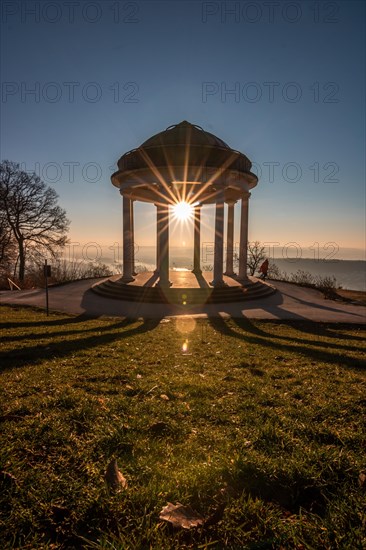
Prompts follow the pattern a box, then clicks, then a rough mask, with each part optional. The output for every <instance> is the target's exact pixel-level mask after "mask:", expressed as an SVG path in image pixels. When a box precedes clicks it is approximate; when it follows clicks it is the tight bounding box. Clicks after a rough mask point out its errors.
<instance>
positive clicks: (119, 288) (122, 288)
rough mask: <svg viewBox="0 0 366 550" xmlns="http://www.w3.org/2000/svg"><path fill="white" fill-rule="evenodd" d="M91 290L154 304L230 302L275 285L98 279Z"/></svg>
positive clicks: (261, 294)
mask: <svg viewBox="0 0 366 550" xmlns="http://www.w3.org/2000/svg"><path fill="white" fill-rule="evenodd" d="M92 290H93V291H94V292H96V293H97V294H98V295H100V296H104V297H106V298H112V299H116V300H124V301H129V302H145V303H156V304H186V305H188V304H189V305H198V304H210V303H229V302H230V303H232V302H242V301H247V300H254V299H258V298H264V297H266V296H270V295H271V294H273V293H274V292H275V291H276V289H275V288H274V287H273V286H271V285H269V284H267V283H263V282H259V281H258V282H255V283H251V284H249V285H248V286H247V287H239V286H232V287H224V288H167V289H162V288H159V287H144V286H138V285H128V284H123V283H121V282H120V281H111V280H108V281H104V282H103V283H97V284H96V285H94V286H93V287H92Z"/></svg>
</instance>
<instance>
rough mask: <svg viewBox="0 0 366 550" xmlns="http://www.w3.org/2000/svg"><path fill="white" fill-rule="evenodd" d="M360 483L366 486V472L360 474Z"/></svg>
mask: <svg viewBox="0 0 366 550" xmlns="http://www.w3.org/2000/svg"><path fill="white" fill-rule="evenodd" d="M358 484H359V486H360V487H365V486H366V474H364V473H363V472H361V473H360V475H359V476H358Z"/></svg>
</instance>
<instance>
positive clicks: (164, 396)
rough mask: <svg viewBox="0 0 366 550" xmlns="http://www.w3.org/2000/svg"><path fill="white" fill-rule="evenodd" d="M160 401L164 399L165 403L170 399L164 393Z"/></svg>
mask: <svg viewBox="0 0 366 550" xmlns="http://www.w3.org/2000/svg"><path fill="white" fill-rule="evenodd" d="M160 399H164V401H169V397H168V396H167V395H166V393H162V394H161V395H160Z"/></svg>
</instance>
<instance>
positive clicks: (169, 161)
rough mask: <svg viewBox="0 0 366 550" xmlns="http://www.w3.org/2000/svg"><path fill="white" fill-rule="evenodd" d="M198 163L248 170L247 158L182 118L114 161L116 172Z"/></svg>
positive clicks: (245, 171) (249, 165)
mask: <svg viewBox="0 0 366 550" xmlns="http://www.w3.org/2000/svg"><path fill="white" fill-rule="evenodd" d="M187 163H188V164H189V165H191V166H202V164H204V165H205V166H206V167H213V168H222V167H225V168H230V169H231V170H237V171H239V172H243V173H249V172H250V169H251V166H252V163H251V162H250V160H249V159H248V158H247V157H246V156H245V155H243V154H242V153H239V151H235V150H234V149H231V148H230V147H229V145H227V143H225V142H224V141H223V140H222V139H220V138H218V137H217V136H215V135H214V134H211V133H210V132H206V131H205V130H203V129H202V128H201V127H200V126H197V125H195V124H191V123H190V122H187V121H186V120H183V121H182V122H180V123H179V124H174V125H173V126H169V127H168V128H167V129H166V130H164V131H163V132H160V133H158V134H155V135H154V136H152V137H151V138H149V139H147V140H146V141H144V143H143V144H142V145H140V147H138V148H137V149H133V150H132V151H128V152H127V153H125V154H124V155H123V156H122V157H121V158H120V159H119V161H118V168H119V171H120V172H126V171H131V170H137V169H144V168H148V167H151V166H153V165H154V166H155V167H163V166H179V165H180V166H186V165H187Z"/></svg>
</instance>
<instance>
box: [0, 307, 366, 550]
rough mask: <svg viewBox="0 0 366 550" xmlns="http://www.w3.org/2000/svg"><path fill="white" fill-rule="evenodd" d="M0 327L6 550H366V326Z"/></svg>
mask: <svg viewBox="0 0 366 550" xmlns="http://www.w3.org/2000/svg"><path fill="white" fill-rule="evenodd" d="M0 313H1V322H0V324H1V329H2V331H1V335H2V347H1V352H0V358H1V363H0V364H1V367H0V373H1V385H0V428H1V429H0V500H1V504H0V514H1V515H0V543H1V544H0V546H1V549H2V550H3V549H7V548H22V549H33V548H35V549H46V548H49V549H51V548H52V549H58V548H101V549H103V548H104V549H116V550H119V549H140V548H141V549H142V548H147V549H148V548H153V549H184V548H194V549H198V548H215V549H221V548H230V549H239V548H247V549H299V550H300V549H318V548H319V549H338V548H339V549H341V548H342V549H350V550H355V549H361V548H365V547H366V534H365V531H366V516H365V503H366V481H365V477H364V475H363V473H366V463H365V439H366V437H365V431H364V425H363V424H364V422H365V409H366V407H365V405H366V382H365V363H364V362H363V359H364V357H365V349H366V344H365V333H366V329H365V327H364V328H362V327H351V326H344V325H343V326H340V325H326V324H316V323H310V322H309V323H290V322H263V321H262V322H252V321H249V320H240V321H239V320H221V319H208V320H197V321H194V320H192V319H185V320H182V319H178V320H176V319H172V320H163V321H161V322H159V321H158V320H156V321H154V320H152V321H144V320H136V321H135V320H131V321H127V320H125V321H122V320H119V319H112V320H111V319H89V320H88V319H84V318H82V317H70V316H66V315H62V314H52V315H50V316H49V317H46V316H45V314H44V313H42V312H39V311H36V310H33V309H25V308H8V307H2V308H1V309H0ZM183 345H184V347H187V351H186V352H184V351H183ZM113 458H116V459H117V460H118V465H119V468H120V470H121V471H122V473H123V475H124V476H125V477H126V479H127V481H128V488H127V489H124V490H122V491H120V492H117V493H113V492H111V491H110V490H109V489H108V486H107V484H106V482H105V479H104V476H105V471H106V468H107V465H108V464H109V462H110V461H111V460H112V459H113ZM168 502H171V503H173V504H175V503H177V502H180V503H182V504H184V505H190V506H191V507H192V508H193V509H194V510H195V511H196V512H198V513H199V514H200V515H201V516H203V517H204V518H209V521H207V522H206V523H205V525H203V526H201V527H196V528H194V529H191V530H185V529H174V528H173V527H172V526H171V525H170V524H169V523H166V522H163V521H161V520H160V519H159V514H160V511H161V509H162V508H163V507H164V506H166V505H167V503H168Z"/></svg>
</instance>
